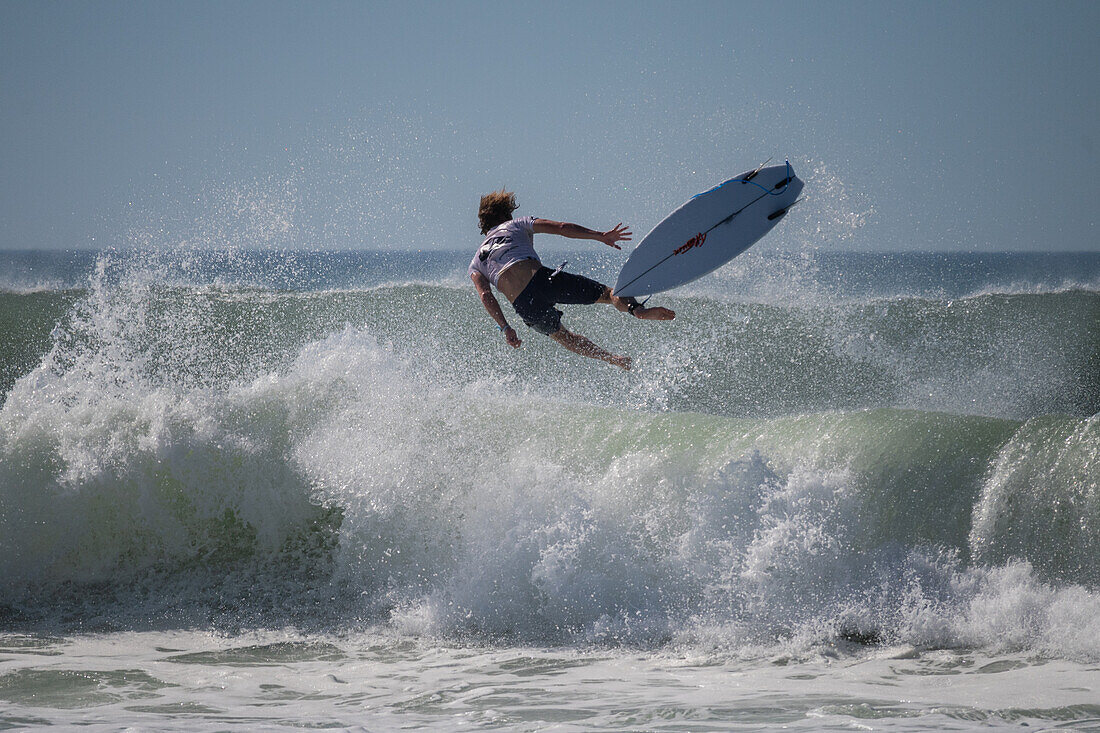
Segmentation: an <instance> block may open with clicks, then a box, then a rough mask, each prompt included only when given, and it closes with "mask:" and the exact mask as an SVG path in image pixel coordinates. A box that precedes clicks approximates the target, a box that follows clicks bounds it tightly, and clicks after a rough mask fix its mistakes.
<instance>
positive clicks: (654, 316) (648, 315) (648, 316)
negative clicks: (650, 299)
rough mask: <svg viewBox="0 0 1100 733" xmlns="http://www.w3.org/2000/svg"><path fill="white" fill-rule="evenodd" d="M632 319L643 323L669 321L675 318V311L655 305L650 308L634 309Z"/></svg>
mask: <svg viewBox="0 0 1100 733" xmlns="http://www.w3.org/2000/svg"><path fill="white" fill-rule="evenodd" d="M634 317H635V318H641V319H642V320H643V321H671V320H672V319H673V318H675V317H676V311H674V310H671V309H669V308H664V307H662V306H659V305H656V306H653V307H652V308H640V307H639V308H635V309H634Z"/></svg>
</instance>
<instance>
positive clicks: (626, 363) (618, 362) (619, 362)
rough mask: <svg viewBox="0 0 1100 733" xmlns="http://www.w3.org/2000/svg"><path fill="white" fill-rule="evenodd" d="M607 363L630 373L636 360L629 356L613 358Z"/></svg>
mask: <svg viewBox="0 0 1100 733" xmlns="http://www.w3.org/2000/svg"><path fill="white" fill-rule="evenodd" d="M607 361H608V362H609V363H611V364H614V365H615V366H617V367H619V368H621V369H625V370H626V371H628V372H629V371H630V366H631V364H633V363H634V360H633V359H631V358H630V357H629V356H613V357H611V358H610V359H608V360H607Z"/></svg>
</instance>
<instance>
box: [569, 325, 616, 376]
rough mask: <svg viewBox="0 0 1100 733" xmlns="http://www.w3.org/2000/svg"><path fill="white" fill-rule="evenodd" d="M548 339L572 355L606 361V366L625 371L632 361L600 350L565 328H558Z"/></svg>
mask: <svg viewBox="0 0 1100 733" xmlns="http://www.w3.org/2000/svg"><path fill="white" fill-rule="evenodd" d="M550 338H552V339H554V340H555V341H557V342H558V343H559V344H561V345H562V346H564V347H565V348H567V349H569V350H570V351H572V352H573V353H574V354H580V355H581V356H587V357H588V358H589V359H599V360H600V361H606V362H607V363H608V364H614V365H615V366H617V367H621V368H623V369H626V370H629V369H630V364H631V362H632V359H631V358H630V357H629V356H618V355H617V354H612V353H611V352H610V351H606V350H605V349H601V348H600V347H599V346H596V344H594V343H592V342H591V341H589V340H588V339H587V338H585V337H584V336H581V335H580V334H579V333H573V332H572V331H569V330H567V329H565V328H559V329H558V330H557V331H555V332H554V333H552V334H550Z"/></svg>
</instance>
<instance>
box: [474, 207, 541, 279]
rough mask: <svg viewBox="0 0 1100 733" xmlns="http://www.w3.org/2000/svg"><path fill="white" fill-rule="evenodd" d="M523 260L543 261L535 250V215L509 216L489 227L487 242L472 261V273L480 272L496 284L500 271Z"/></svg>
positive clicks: (484, 242) (478, 249) (479, 248)
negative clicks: (518, 217) (515, 217)
mask: <svg viewBox="0 0 1100 733" xmlns="http://www.w3.org/2000/svg"><path fill="white" fill-rule="evenodd" d="M522 260H534V261H535V262H538V263H539V264H540V265H541V264H542V260H540V259H539V256H538V255H537V254H536V253H535V217H533V216H525V217H523V218H522V219H510V220H509V221H506V222H504V223H503V224H498V225H497V226H495V227H493V228H492V229H490V230H489V233H488V234H487V235H486V236H485V241H483V242H482V243H481V246H480V247H478V248H477V252H476V253H474V258H473V259H472V260H470V270H469V272H470V274H471V275H472V274H473V273H475V272H480V273H481V274H482V275H484V276H485V277H487V278H489V282H491V283H492V284H493V285H496V284H497V280H498V279H500V273H502V272H504V271H505V270H507V269H508V268H509V267H511V266H512V265H514V264H516V263H517V262H520V261H522Z"/></svg>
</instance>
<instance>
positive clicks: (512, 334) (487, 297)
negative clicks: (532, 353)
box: [470, 272, 523, 349]
mask: <svg viewBox="0 0 1100 733" xmlns="http://www.w3.org/2000/svg"><path fill="white" fill-rule="evenodd" d="M470 279H471V280H473V281H474V290H476V291H477V294H478V297H479V298H481V305H483V306H484V307H485V310H486V311H488V313H489V315H490V316H491V317H492V319H493V320H494V321H496V324H497V326H498V327H499V328H500V330H501V331H503V332H504V338H505V339H506V340H507V341H508V345H509V346H511V347H512V348H514V349H518V348H519V346H520V344H522V343H523V342H522V341H520V338H519V335H518V334H517V333H516V329H514V328H512V327H511V326H509V325H508V319H506V318H505V317H504V311H503V310H501V309H500V303H499V302H498V301H497V296H495V295H493V288H492V286H491V285H490V284H489V278H487V277H485V276H484V275H482V274H481V273H480V272H474V273H470Z"/></svg>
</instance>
